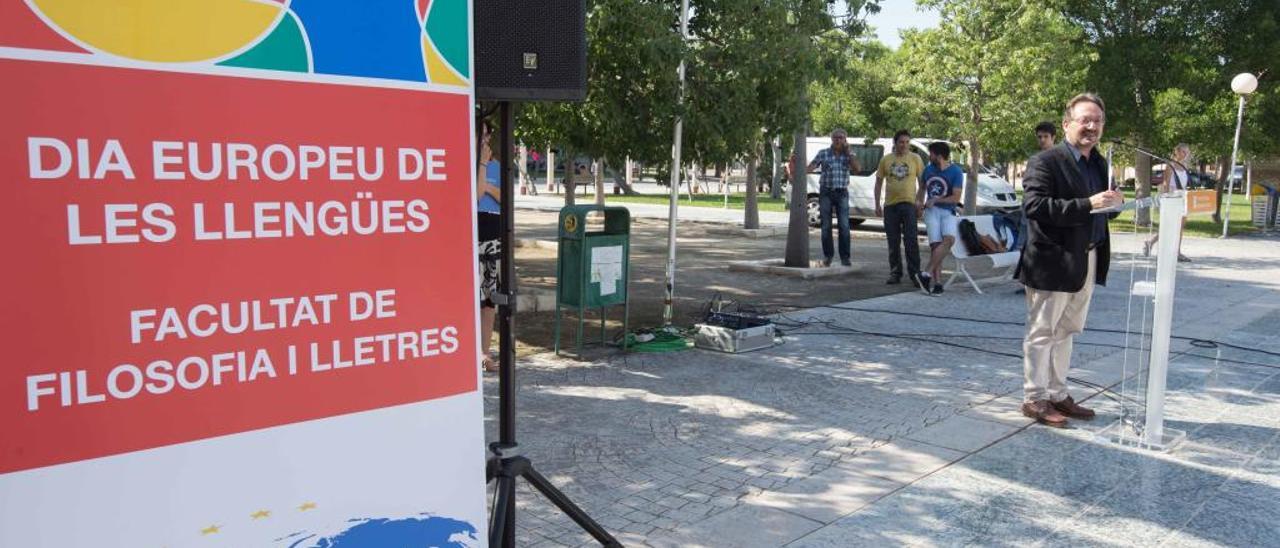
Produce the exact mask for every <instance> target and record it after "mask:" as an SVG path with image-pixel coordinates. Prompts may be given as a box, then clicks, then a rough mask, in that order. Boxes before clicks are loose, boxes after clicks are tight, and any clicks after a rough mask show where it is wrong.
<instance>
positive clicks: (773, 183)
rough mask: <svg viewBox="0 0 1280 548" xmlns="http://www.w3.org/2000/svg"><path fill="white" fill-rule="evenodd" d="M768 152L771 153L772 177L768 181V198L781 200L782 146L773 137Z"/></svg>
mask: <svg viewBox="0 0 1280 548" xmlns="http://www.w3.org/2000/svg"><path fill="white" fill-rule="evenodd" d="M769 150H770V152H771V153H773V177H771V178H770V179H769V197H770V198H773V199H774V200H781V199H782V144H781V143H779V142H778V138H777V137H776V136H775V137H774V138H773V140H771V141H769Z"/></svg>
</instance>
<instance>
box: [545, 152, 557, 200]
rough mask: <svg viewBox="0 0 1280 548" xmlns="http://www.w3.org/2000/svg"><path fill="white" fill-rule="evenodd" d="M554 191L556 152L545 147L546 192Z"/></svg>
mask: <svg viewBox="0 0 1280 548" xmlns="http://www.w3.org/2000/svg"><path fill="white" fill-rule="evenodd" d="M555 191H556V153H555V152H552V151H551V147H547V192H555Z"/></svg>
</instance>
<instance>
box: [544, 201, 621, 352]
mask: <svg viewBox="0 0 1280 548" xmlns="http://www.w3.org/2000/svg"><path fill="white" fill-rule="evenodd" d="M592 213H597V214H599V215H601V216H603V218H604V223H603V226H598V225H597V226H595V227H594V228H593V227H591V226H588V223H589V219H588V215H589V214H592ZM559 232H560V237H559V239H558V243H559V245H558V246H557V248H558V252H557V257H556V325H555V339H556V342H555V351H556V354H557V355H558V354H560V323H561V311H562V310H564V309H574V310H576V311H577V315H578V335H577V338H576V340H575V344H576V347H577V355H578V356H579V357H581V356H582V346H583V331H584V326H585V323H586V320H585V313H586V311H587V310H588V309H598V310H599V311H600V343H601V344H607V343H608V338H607V336H606V333H605V320H606V319H607V317H608V309H609V308H611V307H616V306H621V307H622V333H623V337H622V345H623V350H626V332H627V328H628V325H627V315H628V313H629V312H630V310H629V304H628V300H627V284H628V282H629V281H630V278H631V275H630V270H631V259H630V255H631V212H630V211H628V210H627V208H625V207H610V206H598V205H581V206H569V207H565V208H563V209H561V210H560V229H559Z"/></svg>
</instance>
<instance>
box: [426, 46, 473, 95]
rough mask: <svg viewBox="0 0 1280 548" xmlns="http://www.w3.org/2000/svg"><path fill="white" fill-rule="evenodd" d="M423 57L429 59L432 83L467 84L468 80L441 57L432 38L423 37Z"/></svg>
mask: <svg viewBox="0 0 1280 548" xmlns="http://www.w3.org/2000/svg"><path fill="white" fill-rule="evenodd" d="M422 57H423V58H425V59H426V60H427V77H428V79H429V80H430V81H431V83H433V84H445V85H449V86H464V85H466V84H467V81H466V80H463V79H462V77H461V76H458V74H457V73H456V72H454V71H453V69H450V68H449V65H447V64H445V62H444V59H441V58H440V54H439V53H437V52H436V50H435V47H434V46H432V45H431V40H430V39H429V38H426V37H423V38H422Z"/></svg>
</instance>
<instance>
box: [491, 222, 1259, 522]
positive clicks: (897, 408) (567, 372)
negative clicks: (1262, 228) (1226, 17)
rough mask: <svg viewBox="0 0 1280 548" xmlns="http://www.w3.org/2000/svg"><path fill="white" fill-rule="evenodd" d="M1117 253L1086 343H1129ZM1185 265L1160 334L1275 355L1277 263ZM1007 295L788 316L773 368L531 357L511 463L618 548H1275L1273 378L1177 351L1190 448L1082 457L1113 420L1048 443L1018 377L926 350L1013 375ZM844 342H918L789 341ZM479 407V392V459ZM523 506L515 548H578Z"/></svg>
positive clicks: (1086, 351)
mask: <svg viewBox="0 0 1280 548" xmlns="http://www.w3.org/2000/svg"><path fill="white" fill-rule="evenodd" d="M1117 239H1118V240H1119V241H1118V242H1117V246H1116V247H1117V249H1118V251H1119V252H1118V253H1117V258H1116V259H1115V261H1116V262H1115V263H1114V264H1113V273H1117V274H1116V276H1117V278H1116V280H1115V281H1113V283H1112V284H1111V285H1110V286H1108V287H1106V288H1099V290H1098V292H1097V294H1096V296H1095V299H1094V303H1093V306H1092V310H1091V312H1090V321H1089V325H1090V327H1092V328H1104V329H1115V328H1120V329H1122V328H1123V327H1124V319H1125V317H1126V313H1127V309H1126V307H1127V305H1128V302H1127V298H1126V297H1125V292H1124V289H1123V286H1124V285H1125V283H1124V282H1123V281H1119V280H1120V278H1121V277H1123V276H1122V274H1127V269H1128V268H1129V266H1128V264H1129V263H1128V261H1129V260H1130V259H1129V258H1128V257H1129V256H1128V255H1127V254H1128V253H1131V252H1132V251H1133V250H1135V249H1138V247H1139V245H1140V241H1138V240H1136V239H1134V238H1129V239H1124V238H1117ZM753 241H759V240H753ZM1188 245H1189V246H1190V247H1191V248H1192V249H1193V253H1194V254H1195V256H1196V257H1197V262H1196V264H1195V268H1194V269H1188V270H1186V271H1184V272H1182V273H1181V274H1180V278H1179V281H1178V287H1179V296H1178V299H1179V300H1178V302H1177V308H1176V312H1175V328H1174V329H1175V333H1176V334H1179V335H1184V336H1187V337H1198V338H1203V339H1214V340H1220V341H1224V342H1230V343H1232V344H1236V345H1241V346H1246V347H1260V348H1265V349H1268V350H1270V351H1272V352H1276V351H1280V341H1277V340H1276V339H1277V337H1276V333H1277V329H1280V323H1278V322H1280V315H1277V314H1276V311H1277V310H1280V291H1276V290H1277V289H1280V246H1275V245H1274V243H1273V242H1267V241H1248V242H1244V241H1234V240H1232V241H1227V242H1217V241H1214V242H1199V241H1196V240H1188ZM1241 264H1247V265H1249V268H1240V267H1239V265H1241ZM724 282H725V283H726V284H730V283H731V281H730V280H728V279H726V280H724ZM1227 283H1229V284H1230V285H1227ZM734 286H735V287H743V288H746V289H744V291H747V292H749V291H750V284H747V283H742V284H735V285H734ZM1014 287H1015V286H1014V285H1012V284H1007V283H1006V284H992V285H989V286H985V287H984V290H985V289H990V290H989V291H987V294H985V295H977V294H974V293H973V292H972V291H970V290H967V289H962V288H959V289H956V290H955V291H949V292H947V294H946V295H945V296H944V297H942V298H933V297H926V296H924V295H920V294H919V293H898V294H890V295H882V296H879V297H876V298H872V299H866V300H860V301H856V302H844V303H832V304H836V305H837V306H840V307H853V308H860V309H866V310H888V311H909V312H919V313H927V314H928V315H929V317H925V316H911V317H903V316H896V315H893V314H884V313H876V312H867V311H859V310H840V309H836V308H831V307H824V308H810V309H805V310H799V311H795V312H791V313H788V314H787V315H786V320H785V321H787V322H789V325H790V327H789V328H788V329H787V336H786V337H785V339H784V340H785V344H783V345H781V346H776V347H774V348H771V349H767V350H764V351H759V352H753V353H750V354H744V355H726V354H718V353H711V352H704V351H700V350H691V351H686V352H680V353H669V354H629V355H606V356H601V357H600V358H599V359H595V360H591V361H585V362H579V361H573V360H568V359H563V358H556V357H554V356H551V355H549V354H536V355H532V356H528V357H526V358H522V359H521V360H520V362H519V368H520V369H519V376H518V393H519V399H518V402H519V421H518V425H517V426H518V432H519V439H520V441H521V448H522V450H523V452H524V454H526V455H528V456H529V457H530V458H531V459H532V460H533V462H534V464H535V465H536V466H537V467H538V469H539V470H540V471H541V472H542V473H543V474H544V475H546V476H547V477H549V478H550V479H551V481H552V482H553V483H555V484H556V485H557V486H558V487H560V488H561V489H562V490H563V491H564V492H565V493H566V494H567V495H568V496H569V497H570V498H571V499H573V500H574V502H576V503H577V504H579V505H580V506H582V507H583V508H584V509H585V510H586V511H587V512H588V513H590V514H591V515H593V516H596V517H597V518H598V519H599V521H600V522H601V523H602V524H604V525H605V527H606V528H608V529H609V530H610V531H611V532H613V533H615V534H616V535H618V536H619V538H620V540H622V542H623V543H624V544H625V545H627V546H799V547H825V546H859V545H869V546H870V545H877V546H881V545H920V546H955V545H981V546H998V545H1015V544H1016V545H1019V546H1068V545H1070V546H1081V545H1090V546H1155V545H1158V544H1160V543H1162V542H1163V543H1164V545H1167V546H1222V545H1228V546H1237V545H1240V546H1243V545H1248V546H1265V545H1274V542H1275V541H1274V539H1277V538H1280V531H1277V529H1276V528H1277V524H1280V465H1278V464H1276V463H1277V462H1280V370H1277V369H1274V368H1268V367H1265V365H1266V364H1272V363H1274V362H1276V359H1275V357H1274V356H1270V355H1262V354H1258V353H1256V352H1249V351H1246V350H1240V349H1234V348H1228V347H1220V348H1216V349H1208V348H1198V347H1193V346H1191V345H1190V344H1188V341H1186V340H1175V341H1174V345H1173V351H1174V356H1173V359H1172V361H1171V364H1170V373H1169V386H1170V389H1169V393H1168V398H1167V400H1166V412H1167V426H1168V427H1171V428H1179V429H1184V430H1187V431H1188V439H1187V441H1186V442H1185V443H1184V444H1182V445H1180V446H1178V447H1176V448H1175V449H1174V450H1172V451H1170V452H1169V453H1164V454H1157V453H1150V452H1144V451H1139V450H1134V449H1130V448H1123V447H1118V446H1115V445H1111V444H1109V443H1107V442H1105V441H1101V440H1099V439H1096V433H1097V432H1098V431H1099V430H1100V429H1101V428H1103V427H1105V426H1107V425H1108V424H1110V423H1111V422H1113V421H1114V420H1116V419H1118V418H1119V417H1120V416H1121V406H1120V405H1119V403H1118V402H1117V401H1115V400H1113V399H1111V398H1114V397H1115V395H1114V394H1097V395H1095V393H1096V392H1097V390H1094V389H1086V388H1085V387H1082V386H1075V385H1073V386H1072V387H1071V389H1072V392H1073V394H1075V395H1076V398H1077V400H1082V401H1087V402H1088V405H1090V406H1093V407H1094V408H1095V409H1097V410H1098V413H1099V416H1098V418H1097V419H1096V420H1094V421H1092V422H1073V424H1072V425H1071V428H1068V429H1065V430H1058V429H1050V428H1047V427H1044V426H1040V425H1035V424H1033V423H1031V421H1029V420H1026V419H1025V418H1022V417H1021V415H1020V413H1019V412H1018V411H1017V406H1018V405H1019V404H1020V402H1021V369H1022V364H1021V363H1020V360H1018V359H1014V358H1009V357H1004V356H999V355H994V354H990V353H986V352H982V351H977V350H972V349H964V348H956V347H949V346H945V345H940V344H933V343H931V342H929V341H930V340H940V341H950V342H957V343H961V344H965V345H967V346H978V347H981V348H988V349H990V350H993V351H996V352H1007V353H1014V354H1017V353H1019V352H1020V341H1018V340H1017V339H1018V337H1020V336H1021V335H1022V332H1023V328H1022V326H1021V325H1017V323H1018V322H1021V320H1022V317H1023V315H1025V302H1024V300H1023V298H1022V296H1020V295H1015V294H1014V293H1013V289H1014ZM768 290H771V289H768ZM741 298H744V299H746V300H750V298H751V297H750V295H746V296H742V297H741ZM947 316H951V317H960V318H974V319H982V320H987V321H990V322H1010V321H1011V322H1014V324H1013V325H1004V324H998V323H979V322H969V321H959V320H955V319H947V318H945V317H947ZM522 318H523V316H522ZM1205 318H1213V321H1205ZM833 326H835V327H833ZM838 327H847V328H856V329H859V330H862V331H866V332H877V333H915V334H928V335H927V336H922V337H919V338H923V339H925V340H902V339H895V338H890V337H882V336H874V335H855V334H848V333H841V334H831V335H816V334H813V335H806V334H805V333H816V332H835V331H839V329H837V328H838ZM983 337H986V338H983ZM1089 343H1093V344H1089ZM1123 344H1124V335H1123V333H1120V334H1116V333H1105V332H1089V333H1086V334H1085V335H1083V336H1082V337H1081V338H1080V340H1079V342H1078V344H1077V346H1076V354H1075V358H1074V362H1073V363H1074V364H1076V366H1077V367H1075V368H1073V376H1075V374H1076V373H1077V372H1078V373H1079V374H1080V376H1081V377H1083V378H1087V379H1090V380H1092V381H1093V382H1099V383H1104V384H1107V385H1110V384H1112V383H1118V382H1119V381H1120V380H1121V379H1122V377H1124V375H1125V374H1126V373H1127V374H1128V375H1133V374H1134V373H1135V369H1134V363H1135V360H1134V359H1133V358H1132V356H1131V357H1130V358H1129V360H1128V363H1125V359H1124V358H1125V356H1124V352H1123V351H1122V349H1120V348H1115V347H1114V346H1108V345H1123ZM1215 356H1218V357H1220V358H1222V359H1223V361H1215V360H1214V359H1213V358H1214V357H1215ZM1225 360H1236V361H1247V362H1255V363H1262V364H1263V365H1264V366H1253V365H1246V364H1239V363H1230V362H1228V361H1225ZM1137 382H1138V381H1137V380H1136V379H1133V378H1130V379H1128V380H1126V383H1125V386H1126V389H1127V390H1128V391H1129V396H1130V397H1140V394H1139V392H1140V391H1137V390H1135V387H1136V385H1137ZM496 389H497V384H496V381H495V379H494V378H492V377H485V393H486V407H487V417H488V419H487V420H486V427H487V428H488V429H489V436H490V438H491V439H492V438H493V437H495V436H496V427H497V423H496V420H495V419H494V413H495V412H496V403H497V400H496ZM1114 390H1115V391H1117V392H1118V391H1119V390H1120V385H1118V384H1117V385H1116V386H1115V387H1114ZM1130 412H1132V410H1130ZM517 506H518V511H517V516H518V526H517V540H518V542H519V545H521V546H593V545H595V544H594V541H593V540H592V539H591V538H590V536H588V535H586V534H585V533H582V532H581V531H580V530H578V528H577V527H576V526H575V525H574V524H573V523H572V522H571V521H569V520H568V519H567V518H566V517H564V516H563V515H561V514H560V513H559V512H558V511H557V510H556V509H555V508H554V506H552V505H551V504H550V502H549V501H547V500H545V499H543V498H542V497H540V496H539V495H537V494H535V493H533V492H532V490H531V489H528V488H527V487H524V486H522V487H521V489H520V497H519V499H518V505H517Z"/></svg>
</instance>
